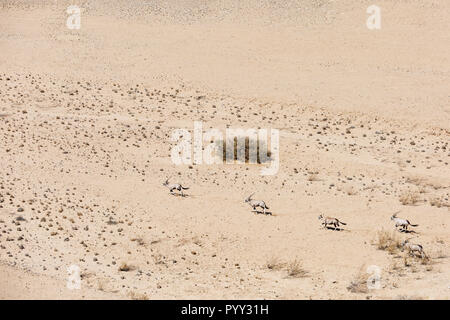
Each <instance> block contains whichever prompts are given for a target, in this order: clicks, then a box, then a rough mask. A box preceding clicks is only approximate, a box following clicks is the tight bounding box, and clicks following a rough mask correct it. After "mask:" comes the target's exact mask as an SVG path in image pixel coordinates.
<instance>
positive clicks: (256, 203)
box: [244, 193, 272, 215]
mask: <svg viewBox="0 0 450 320" xmlns="http://www.w3.org/2000/svg"><path fill="white" fill-rule="evenodd" d="M254 194H255V193H252V194H251V195H249V196H248V197H247V198H246V199H245V200H244V202H245V203H248V204H249V205H250V206H251V207H252V208H253V211H255V212H258V211H256V208H257V207H259V208H261V209H263V213H264V214H270V215H272V213H270V212H268V213H266V209H269V207H268V206H267V205H266V203H265V202H264V201H262V200H253V199H252V196H253V195H254Z"/></svg>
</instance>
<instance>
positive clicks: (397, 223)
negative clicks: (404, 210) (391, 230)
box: [391, 211, 419, 231]
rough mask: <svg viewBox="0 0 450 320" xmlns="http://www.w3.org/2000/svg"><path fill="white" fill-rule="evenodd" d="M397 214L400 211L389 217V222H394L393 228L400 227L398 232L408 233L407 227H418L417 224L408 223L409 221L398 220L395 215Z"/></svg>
mask: <svg viewBox="0 0 450 320" xmlns="http://www.w3.org/2000/svg"><path fill="white" fill-rule="evenodd" d="M399 212H400V211H397V212H396V213H394V214H393V215H392V217H391V220H392V221H394V223H395V228H398V227H401V230H400V231H408V226H411V227H418V226H419V225H418V224H412V223H411V222H409V220H406V219H402V218H398V217H397V214H398V213H399Z"/></svg>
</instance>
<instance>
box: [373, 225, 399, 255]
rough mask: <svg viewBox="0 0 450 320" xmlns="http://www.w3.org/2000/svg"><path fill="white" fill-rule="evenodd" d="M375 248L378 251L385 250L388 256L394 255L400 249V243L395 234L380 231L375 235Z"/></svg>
mask: <svg viewBox="0 0 450 320" xmlns="http://www.w3.org/2000/svg"><path fill="white" fill-rule="evenodd" d="M376 246H377V248H378V249H379V250H385V251H387V252H389V253H390V254H396V253H398V251H399V250H400V248H401V242H400V239H398V237H397V235H396V233H395V232H388V231H385V230H381V231H378V233H377V240H376Z"/></svg>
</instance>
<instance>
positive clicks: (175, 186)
mask: <svg viewBox="0 0 450 320" xmlns="http://www.w3.org/2000/svg"><path fill="white" fill-rule="evenodd" d="M163 186H165V187H167V188H169V192H170V194H173V195H175V194H176V193H174V192H173V191H174V190H178V191H180V192H181V196H182V197H184V193H183V190H187V189H189V188H187V187H183V186H182V185H181V184H179V183H172V184H169V179H167V180H166V182H164V183H163Z"/></svg>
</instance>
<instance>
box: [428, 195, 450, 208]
mask: <svg viewBox="0 0 450 320" xmlns="http://www.w3.org/2000/svg"><path fill="white" fill-rule="evenodd" d="M428 202H429V203H430V206H432V207H437V208H441V207H450V205H449V204H448V203H446V202H445V200H444V197H443V196H441V197H434V198H431V199H429V200H428Z"/></svg>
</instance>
